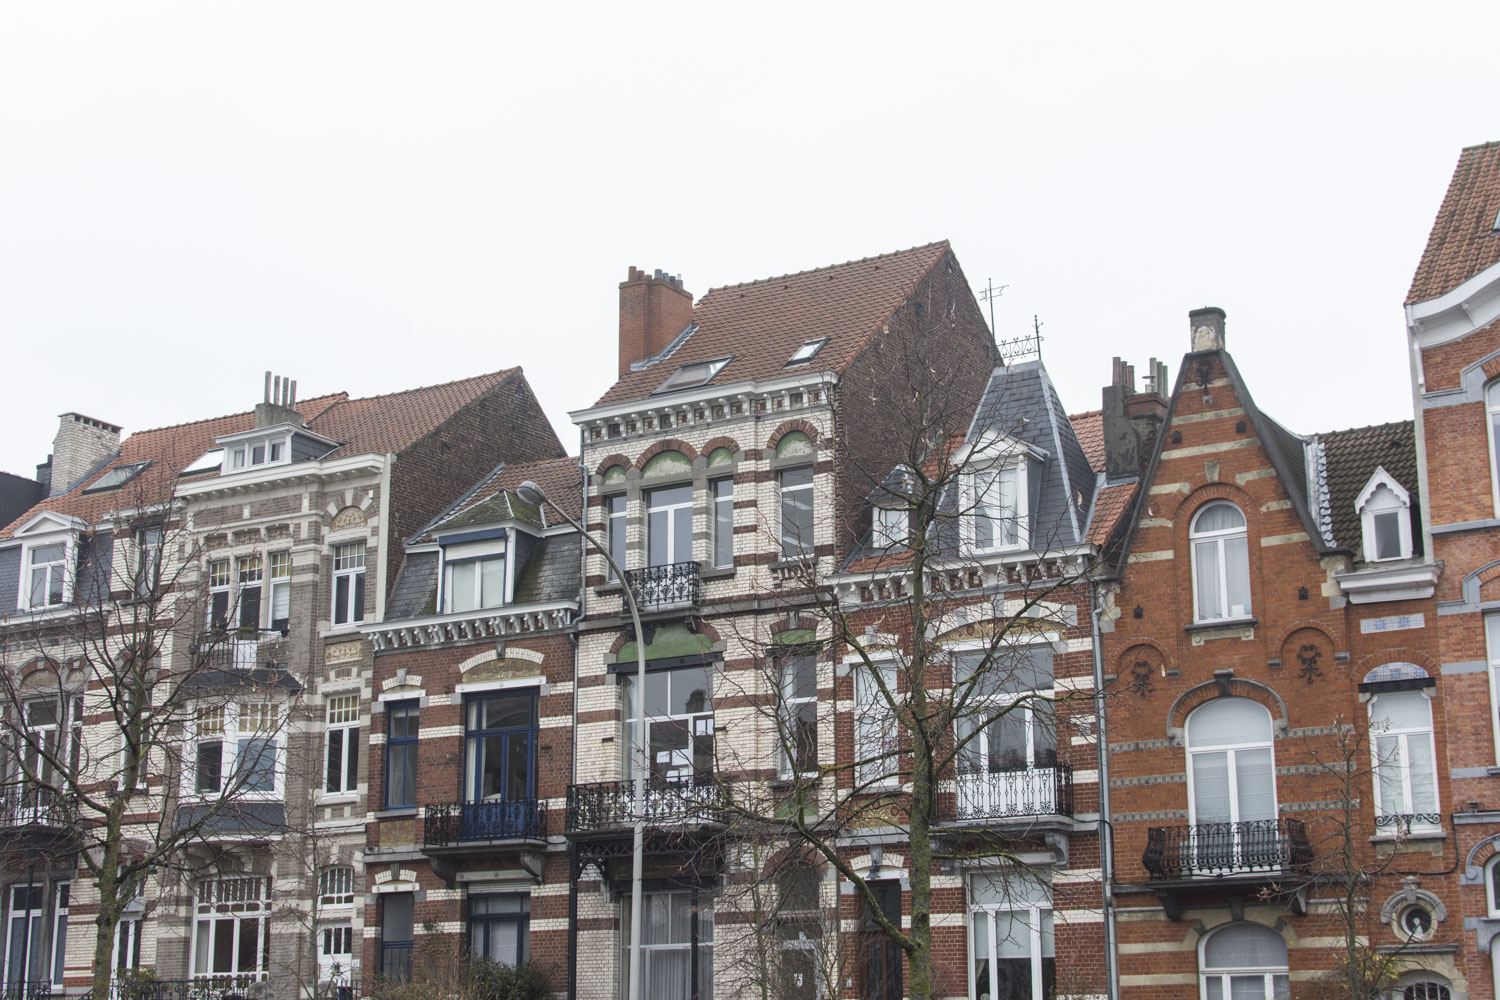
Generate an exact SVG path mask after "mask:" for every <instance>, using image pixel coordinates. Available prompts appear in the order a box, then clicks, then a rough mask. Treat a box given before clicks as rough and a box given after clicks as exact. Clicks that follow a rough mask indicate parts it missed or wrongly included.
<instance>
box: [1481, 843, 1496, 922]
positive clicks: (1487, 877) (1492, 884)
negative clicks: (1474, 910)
mask: <svg viewBox="0 0 1500 1000" xmlns="http://www.w3.org/2000/svg"><path fill="white" fill-rule="evenodd" d="M1484 884H1485V893H1486V902H1487V904H1488V906H1489V912H1490V916H1491V917H1500V854H1497V855H1495V856H1494V857H1493V858H1490V865H1489V868H1487V869H1485V873H1484Z"/></svg>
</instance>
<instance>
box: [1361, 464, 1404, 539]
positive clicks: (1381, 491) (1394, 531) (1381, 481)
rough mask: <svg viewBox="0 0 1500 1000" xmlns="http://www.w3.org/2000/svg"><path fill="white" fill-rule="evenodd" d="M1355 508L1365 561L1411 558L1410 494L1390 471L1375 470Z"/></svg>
mask: <svg viewBox="0 0 1500 1000" xmlns="http://www.w3.org/2000/svg"><path fill="white" fill-rule="evenodd" d="M1355 509H1356V510H1357V511H1359V516H1360V521H1361V523H1362V525H1363V527H1364V554H1365V562H1381V561H1384V560H1387V559H1409V558H1411V554H1412V543H1411V497H1410V496H1409V494H1408V493H1407V492H1406V490H1405V489H1403V488H1402V486H1401V484H1400V483H1398V482H1396V480H1395V479H1394V478H1393V477H1392V476H1391V475H1390V473H1388V472H1386V471H1385V469H1383V468H1381V469H1376V470H1375V474H1374V475H1373V476H1371V477H1370V481H1369V483H1368V484H1366V486H1365V488H1364V489H1363V490H1362V491H1361V492H1360V494H1359V499H1358V500H1356V501H1355Z"/></svg>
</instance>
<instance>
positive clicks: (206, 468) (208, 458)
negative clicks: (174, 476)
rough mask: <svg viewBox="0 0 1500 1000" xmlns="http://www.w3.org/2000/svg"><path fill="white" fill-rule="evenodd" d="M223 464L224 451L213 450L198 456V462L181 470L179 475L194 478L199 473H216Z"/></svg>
mask: <svg viewBox="0 0 1500 1000" xmlns="http://www.w3.org/2000/svg"><path fill="white" fill-rule="evenodd" d="M223 464H224V449H223V448H213V449H210V450H209V451H205V452H204V453H203V454H202V455H201V456H199V458H198V461H196V462H194V463H193V464H192V465H190V466H188V467H187V468H186V469H183V470H182V472H181V475H184V476H196V475H197V474H198V473H200V472H218V471H219V467H220V466H221V465H223Z"/></svg>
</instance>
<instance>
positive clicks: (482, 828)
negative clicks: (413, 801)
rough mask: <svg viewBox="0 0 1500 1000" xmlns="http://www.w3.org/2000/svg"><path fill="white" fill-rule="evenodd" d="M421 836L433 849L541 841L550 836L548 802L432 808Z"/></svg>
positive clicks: (454, 804)
mask: <svg viewBox="0 0 1500 1000" xmlns="http://www.w3.org/2000/svg"><path fill="white" fill-rule="evenodd" d="M422 834H423V840H424V841H425V842H426V843H427V844H428V845H430V846H441V845H445V844H463V843H469V842H471V841H489V840H542V839H543V838H545V837H546V836H547V803H546V802H543V801H541V800H539V799H507V800H505V801H496V802H449V803H445V804H443V805H429V806H428V807H427V815H426V818H425V819H423V821H422Z"/></svg>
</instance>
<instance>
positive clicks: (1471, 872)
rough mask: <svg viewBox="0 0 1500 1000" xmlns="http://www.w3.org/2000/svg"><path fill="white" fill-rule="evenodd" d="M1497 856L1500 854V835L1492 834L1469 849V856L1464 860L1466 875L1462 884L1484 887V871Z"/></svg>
mask: <svg viewBox="0 0 1500 1000" xmlns="http://www.w3.org/2000/svg"><path fill="white" fill-rule="evenodd" d="M1496 854H1500V833H1492V834H1490V835H1489V836H1488V837H1485V838H1484V839H1483V840H1481V841H1480V842H1479V843H1477V844H1475V845H1474V846H1473V847H1471V848H1469V854H1468V856H1467V857H1466V858H1464V873H1463V877H1462V878H1461V879H1460V880H1459V881H1460V883H1461V884H1463V885H1484V870H1485V869H1486V868H1487V867H1489V863H1490V860H1491V859H1492V858H1494V856H1495V855H1496Z"/></svg>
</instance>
